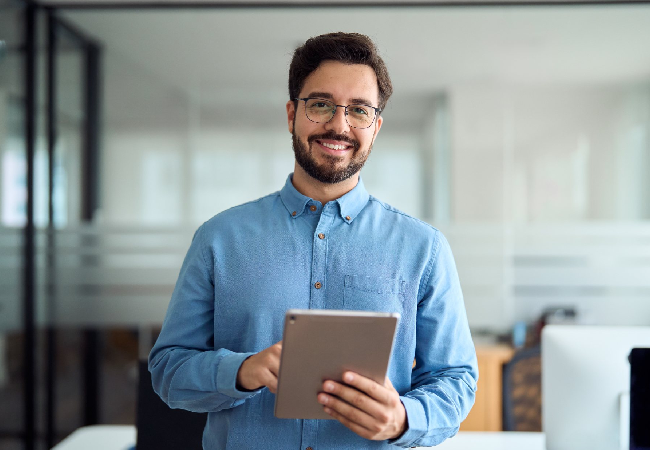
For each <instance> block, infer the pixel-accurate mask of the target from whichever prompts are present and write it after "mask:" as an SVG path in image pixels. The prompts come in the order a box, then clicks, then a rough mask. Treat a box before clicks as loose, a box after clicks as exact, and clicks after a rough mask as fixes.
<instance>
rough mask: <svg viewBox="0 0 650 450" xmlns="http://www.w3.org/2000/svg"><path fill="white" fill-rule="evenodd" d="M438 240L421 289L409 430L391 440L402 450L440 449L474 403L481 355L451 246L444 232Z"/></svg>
mask: <svg viewBox="0 0 650 450" xmlns="http://www.w3.org/2000/svg"><path fill="white" fill-rule="evenodd" d="M437 237H438V238H437V239H436V242H435V244H434V245H435V248H434V249H433V251H432V258H431V260H430V268H429V269H428V272H429V273H428V274H426V275H425V276H424V277H423V279H422V283H421V284H420V289H419V292H420V294H419V295H418V299H419V303H418V312H417V319H416V350H415V360H416V365H415V368H414V369H413V372H412V376H411V391H409V392H407V393H405V394H404V395H402V396H401V400H402V403H403V404H404V408H405V409H406V415H407V422H408V428H407V431H406V432H405V433H404V434H403V435H401V436H400V437H399V438H397V439H395V440H392V441H390V442H391V443H392V444H393V445H396V446H400V447H415V446H433V445H438V444H440V443H441V442H442V441H444V440H445V439H447V438H449V437H452V436H454V435H455V434H456V433H457V432H458V429H459V427H460V423H461V422H462V421H463V420H464V419H465V417H467V414H468V413H469V411H470V409H471V407H472V405H473V404H474V397H475V392H476V382H477V381H478V365H477V361H476V351H475V349H474V344H473V341H472V338H471V335H470V331H469V325H468V323H467V314H466V312H465V306H464V303H463V294H462V291H461V288H460V281H459V279H458V273H457V270H456V265H455V263H454V259H453V256H452V253H451V249H450V247H449V243H448V242H447V240H446V239H445V238H444V236H443V235H442V234H441V233H440V232H438V233H437Z"/></svg>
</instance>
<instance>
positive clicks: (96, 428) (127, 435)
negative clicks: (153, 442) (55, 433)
mask: <svg viewBox="0 0 650 450" xmlns="http://www.w3.org/2000/svg"><path fill="white" fill-rule="evenodd" d="M135 437H136V435H135V426H133V425H93V426H89V427H81V428H79V429H77V430H75V431H74V432H73V433H72V434H71V435H70V436H68V437H67V438H65V439H64V440H62V441H61V442H60V443H59V444H58V445H55V446H54V447H52V450H88V449H93V450H131V449H132V448H134V447H135Z"/></svg>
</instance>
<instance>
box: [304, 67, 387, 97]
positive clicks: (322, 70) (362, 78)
mask: <svg viewBox="0 0 650 450" xmlns="http://www.w3.org/2000/svg"><path fill="white" fill-rule="evenodd" d="M301 96H302V97H319V98H326V99H332V100H336V101H345V102H348V103H363V104H368V105H375V104H377V102H378V101H379V86H378V84H377V76H376V75H375V71H374V70H373V69H372V67H370V66H367V65H365V64H345V63H342V62H338V61H324V62H322V63H321V64H320V65H319V66H318V68H316V70H314V71H313V72H312V73H310V74H309V76H308V77H307V78H306V79H305V83H304V85H303V88H302V90H301Z"/></svg>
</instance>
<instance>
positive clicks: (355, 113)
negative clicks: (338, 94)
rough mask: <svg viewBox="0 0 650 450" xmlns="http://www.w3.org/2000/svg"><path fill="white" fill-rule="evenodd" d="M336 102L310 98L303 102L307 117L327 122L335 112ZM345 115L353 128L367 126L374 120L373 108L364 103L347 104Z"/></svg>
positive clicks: (315, 120) (319, 121)
mask: <svg viewBox="0 0 650 450" xmlns="http://www.w3.org/2000/svg"><path fill="white" fill-rule="evenodd" d="M336 108H337V106H336V104H334V103H333V102H330V101H328V100H323V99H319V98H310V99H308V100H307V101H306V102H305V109H306V111H307V118H308V119H309V120H311V121H313V122H318V123H324V122H329V121H330V120H331V119H332V117H334V114H335V112H336ZM346 109H347V115H346V116H345V118H346V120H347V121H348V124H350V126H351V127H354V128H368V127H369V126H370V125H372V122H373V121H374V120H375V110H374V108H371V107H370V106H366V105H349V106H347V108H346Z"/></svg>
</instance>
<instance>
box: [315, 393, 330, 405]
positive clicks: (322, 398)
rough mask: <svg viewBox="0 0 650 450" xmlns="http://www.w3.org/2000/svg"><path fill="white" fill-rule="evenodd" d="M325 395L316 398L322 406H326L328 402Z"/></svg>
mask: <svg viewBox="0 0 650 450" xmlns="http://www.w3.org/2000/svg"><path fill="white" fill-rule="evenodd" d="M328 400H329V399H328V398H327V395H319V396H318V401H319V402H321V403H322V404H323V405H326V404H327V402H328Z"/></svg>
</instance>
